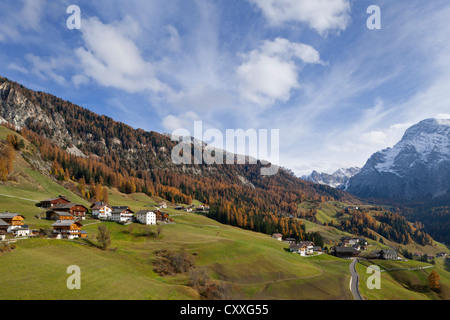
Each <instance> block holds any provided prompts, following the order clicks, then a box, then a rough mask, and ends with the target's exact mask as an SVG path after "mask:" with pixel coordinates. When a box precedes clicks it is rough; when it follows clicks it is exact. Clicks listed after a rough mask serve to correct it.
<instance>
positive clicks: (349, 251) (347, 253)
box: [331, 246, 360, 258]
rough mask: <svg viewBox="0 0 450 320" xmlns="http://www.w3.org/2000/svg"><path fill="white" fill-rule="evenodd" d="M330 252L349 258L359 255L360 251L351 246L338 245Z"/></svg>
mask: <svg viewBox="0 0 450 320" xmlns="http://www.w3.org/2000/svg"><path fill="white" fill-rule="evenodd" d="M331 254H332V255H334V256H336V257H339V258H351V257H357V256H359V254H360V252H359V251H358V250H356V249H354V248H351V247H342V246H338V247H333V248H332V249H331Z"/></svg>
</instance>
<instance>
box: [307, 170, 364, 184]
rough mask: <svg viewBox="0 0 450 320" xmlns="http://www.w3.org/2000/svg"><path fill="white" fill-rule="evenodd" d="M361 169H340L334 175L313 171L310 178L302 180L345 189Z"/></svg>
mask: <svg viewBox="0 0 450 320" xmlns="http://www.w3.org/2000/svg"><path fill="white" fill-rule="evenodd" d="M360 170H361V168H357V167H353V168H348V169H345V168H343V169H339V170H337V171H336V172H335V173H333V174H328V173H318V172H317V171H313V172H312V173H311V174H310V175H309V176H303V177H302V179H303V180H306V181H309V182H313V183H318V184H324V185H328V186H330V187H333V188H340V189H345V186H346V185H347V183H348V181H349V179H350V178H351V177H353V176H354V175H355V174H357V173H358V172H359V171H360Z"/></svg>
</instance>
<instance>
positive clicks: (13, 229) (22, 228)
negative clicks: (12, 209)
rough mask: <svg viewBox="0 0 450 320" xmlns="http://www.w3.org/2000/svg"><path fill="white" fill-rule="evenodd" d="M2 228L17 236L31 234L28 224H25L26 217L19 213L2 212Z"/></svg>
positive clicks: (0, 218)
mask: <svg viewBox="0 0 450 320" xmlns="http://www.w3.org/2000/svg"><path fill="white" fill-rule="evenodd" d="M0 220H1V221H3V223H0V224H1V226H0V229H1V230H3V231H5V229H6V231H5V232H6V233H10V234H13V235H14V236H16V237H22V236H27V235H29V234H30V229H29V228H28V226H26V225H24V224H23V221H24V220H25V217H24V216H22V215H21V214H17V213H9V212H7V213H0Z"/></svg>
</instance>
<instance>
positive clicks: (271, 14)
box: [249, 0, 350, 34]
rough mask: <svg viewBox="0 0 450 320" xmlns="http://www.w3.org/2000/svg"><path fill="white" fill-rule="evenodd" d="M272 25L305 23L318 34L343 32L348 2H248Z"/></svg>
mask: <svg viewBox="0 0 450 320" xmlns="http://www.w3.org/2000/svg"><path fill="white" fill-rule="evenodd" d="M249 1H250V2H252V3H254V4H256V5H257V6H258V7H259V8H260V9H261V11H262V12H263V14H264V16H265V17H266V18H267V19H268V21H269V22H270V23H271V24H273V25H280V24H283V23H286V22H302V23H306V24H307V25H308V26H309V27H310V28H312V29H314V30H316V31H317V32H319V33H320V34H326V33H327V32H328V31H330V30H337V31H340V30H345V29H346V28H347V26H348V24H349V21H350V2H349V0H313V1H312V0H249Z"/></svg>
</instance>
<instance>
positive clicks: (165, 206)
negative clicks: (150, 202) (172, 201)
mask: <svg viewBox="0 0 450 320" xmlns="http://www.w3.org/2000/svg"><path fill="white" fill-rule="evenodd" d="M158 206H159V207H160V208H164V209H165V208H167V202H165V201H161V202H160V203H158Z"/></svg>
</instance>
